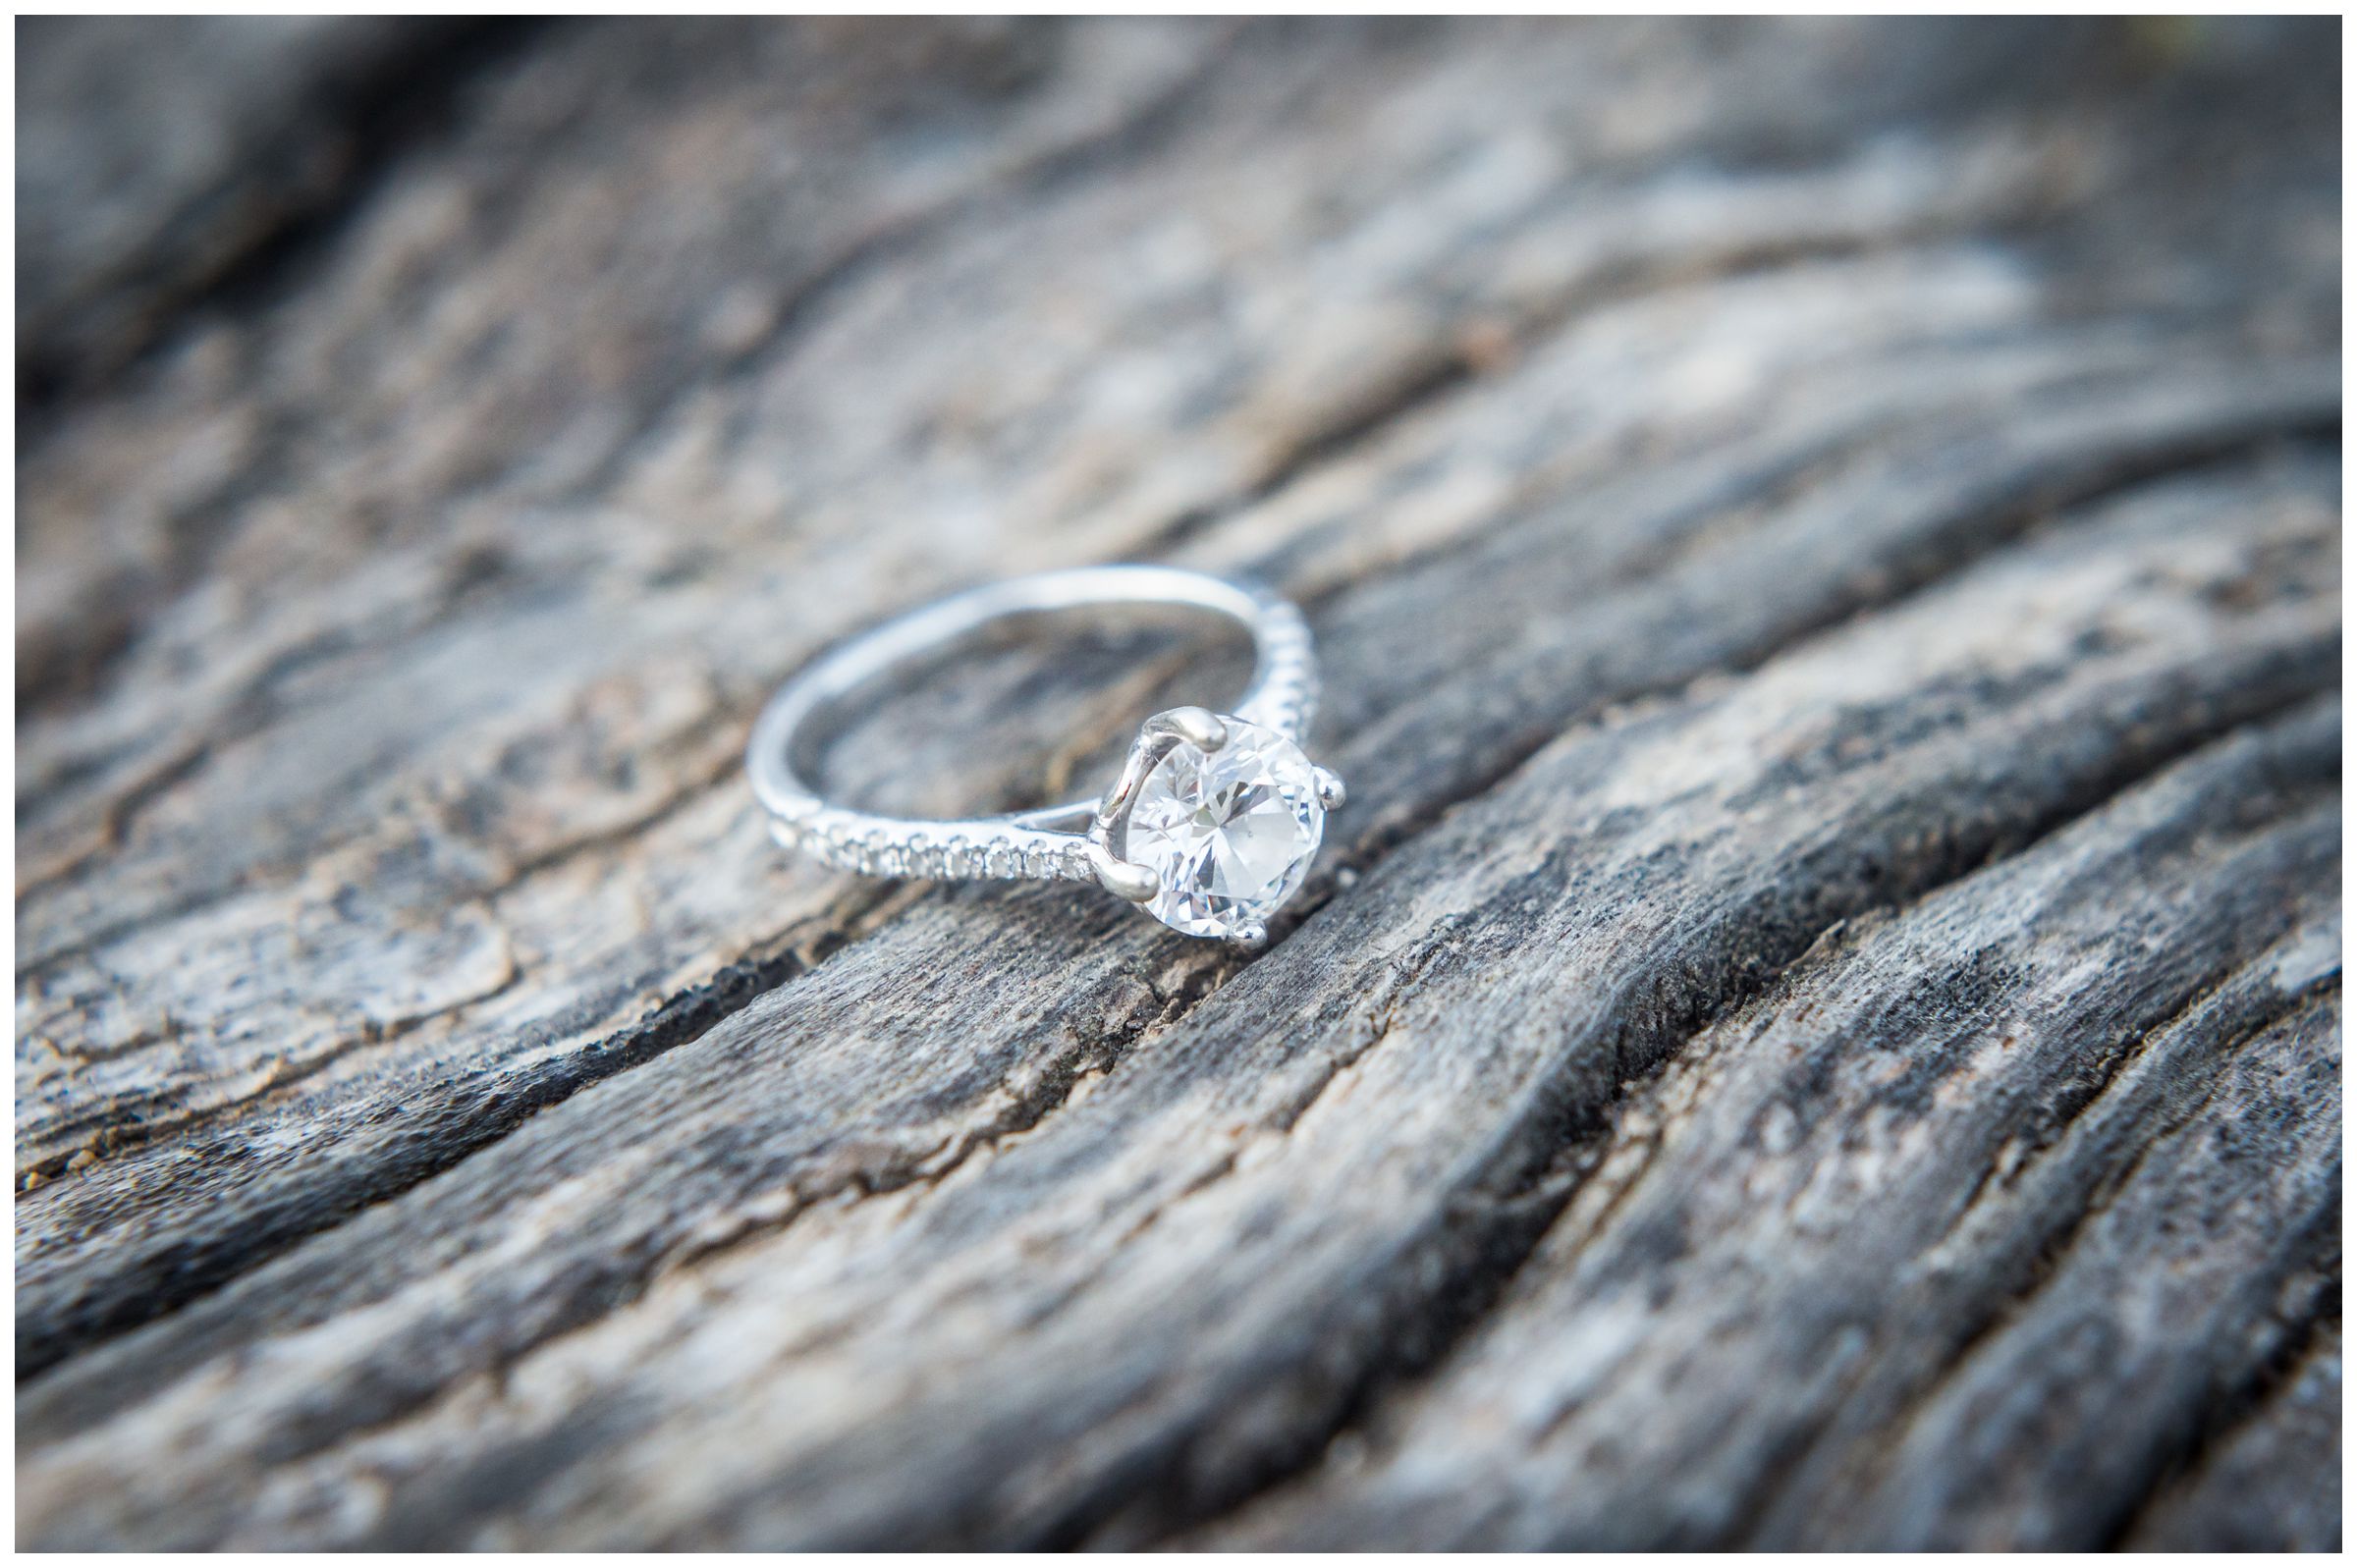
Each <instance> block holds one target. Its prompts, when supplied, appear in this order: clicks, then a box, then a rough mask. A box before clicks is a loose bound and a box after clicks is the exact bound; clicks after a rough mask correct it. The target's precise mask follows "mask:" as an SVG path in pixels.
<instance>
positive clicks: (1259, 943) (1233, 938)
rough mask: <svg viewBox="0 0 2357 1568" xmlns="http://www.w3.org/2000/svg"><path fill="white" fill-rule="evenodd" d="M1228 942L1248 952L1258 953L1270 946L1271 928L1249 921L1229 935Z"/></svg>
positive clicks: (1255, 921)
mask: <svg viewBox="0 0 2357 1568" xmlns="http://www.w3.org/2000/svg"><path fill="white" fill-rule="evenodd" d="M1228 941H1229V942H1230V944H1231V945H1233V946H1237V947H1241V948H1243V949H1244V950H1245V951H1247V952H1253V951H1257V950H1258V949H1260V948H1262V947H1265V946H1268V945H1269V928H1268V927H1267V926H1265V925H1263V924H1262V923H1261V922H1259V921H1257V920H1247V921H1245V922H1244V923H1243V924H1242V925H1240V926H1238V927H1236V928H1235V930H1233V932H1231V933H1229V936H1228Z"/></svg>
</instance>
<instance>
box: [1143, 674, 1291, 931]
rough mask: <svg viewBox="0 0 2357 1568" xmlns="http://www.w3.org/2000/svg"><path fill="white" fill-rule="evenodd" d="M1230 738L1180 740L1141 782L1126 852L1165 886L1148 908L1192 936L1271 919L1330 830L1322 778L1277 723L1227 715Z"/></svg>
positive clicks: (1289, 895)
mask: <svg viewBox="0 0 2357 1568" xmlns="http://www.w3.org/2000/svg"><path fill="white" fill-rule="evenodd" d="M1224 722H1225V723H1226V725H1227V727H1228V740H1227V743H1226V744H1225V745H1223V746H1221V747H1220V748H1219V749H1218V750H1216V751H1208V752H1207V751H1205V750H1203V749H1202V748H1201V747H1199V746H1195V745H1192V744H1189V743H1188V742H1186V741H1184V740H1181V741H1179V742H1178V744H1177V745H1175V746H1173V747H1172V748H1171V750H1170V753H1169V755H1167V756H1165V757H1164V758H1163V759H1162V760H1161V761H1160V762H1158V763H1156V764H1155V765H1154V767H1153V769H1152V771H1151V772H1149V773H1148V774H1147V775H1146V777H1145V778H1144V779H1143V780H1142V781H1140V782H1139V784H1138V787H1137V793H1136V796H1135V797H1134V799H1133V800H1132V802H1131V804H1130V808H1129V817H1128V824H1127V826H1126V828H1125V830H1124V840H1123V842H1121V843H1119V844H1116V845H1115V846H1114V852H1115V853H1116V854H1118V855H1120V856H1121V858H1122V859H1124V860H1127V861H1130V862H1132V863H1134V864H1136V865H1140V866H1144V867H1145V868H1146V869H1147V870H1149V871H1151V872H1153V873H1154V875H1155V877H1156V878H1157V879H1159V880H1160V882H1161V884H1162V891H1161V892H1157V893H1156V894H1155V895H1154V896H1153V898H1151V899H1150V900H1148V901H1147V903H1146V905H1145V907H1146V908H1147V909H1149V910H1151V911H1152V912H1153V915H1154V917H1155V918H1156V919H1157V920H1160V921H1161V922H1162V923H1163V924H1165V925H1167V926H1174V927H1176V928H1178V930H1180V931H1183V932H1186V933H1187V934H1188V935H1190V936H1196V937H1226V936H1233V934H1234V933H1235V931H1236V930H1237V928H1239V927H1241V926H1244V925H1247V924H1250V923H1252V922H1254V921H1265V920H1266V919H1267V918H1268V917H1269V915H1270V914H1271V913H1272V912H1273V911H1274V910H1275V909H1276V908H1277V906H1278V905H1279V904H1281V903H1283V902H1285V900H1286V899H1288V898H1289V897H1291V896H1292V894H1293V891H1294V890H1295V889H1296V888H1299V887H1300V886H1301V879H1302V878H1303V877H1305V876H1307V875H1308V873H1309V862H1310V857H1311V856H1313V855H1315V854H1316V853H1317V851H1318V839H1319V838H1321V837H1323V836H1324V834H1325V831H1326V811H1325V808H1324V807H1322V806H1320V805H1319V804H1318V780H1317V774H1316V771H1315V770H1314V769H1312V768H1311V767H1310V764H1309V759H1308V758H1307V757H1305V756H1303V755H1302V754H1301V748H1300V747H1299V746H1296V745H1294V744H1293V743H1292V742H1291V741H1289V740H1288V739H1286V738H1285V736H1283V735H1281V734H1279V733H1278V732H1277V731H1276V730H1269V729H1264V728H1263V727H1261V726H1259V725H1252V724H1246V723H1244V722H1243V721H1242V720H1240V719H1228V720H1225V721H1224Z"/></svg>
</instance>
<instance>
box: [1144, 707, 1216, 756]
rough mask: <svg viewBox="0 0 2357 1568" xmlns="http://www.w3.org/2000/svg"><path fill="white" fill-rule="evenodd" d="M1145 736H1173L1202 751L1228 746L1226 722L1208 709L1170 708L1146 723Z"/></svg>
mask: <svg viewBox="0 0 2357 1568" xmlns="http://www.w3.org/2000/svg"><path fill="white" fill-rule="evenodd" d="M1145 732H1146V733H1147V734H1149V735H1153V734H1173V735H1177V736H1178V738H1179V739H1181V740H1183V741H1185V742H1186V743H1187V744H1188V745H1190V746H1193V747H1195V748H1197V749H1198V750H1202V751H1217V750H1219V749H1220V748H1221V747H1222V746H1224V745H1226V744H1228V722H1227V721H1226V720H1224V719H1222V718H1221V717H1220V716H1219V715H1218V714H1216V713H1213V712H1212V711H1211V710H1210V709H1209V708H1172V709H1168V710H1166V711H1165V712H1162V713H1158V714H1156V715H1155V716H1154V717H1153V718H1151V719H1149V720H1147V721H1146V731H1145Z"/></svg>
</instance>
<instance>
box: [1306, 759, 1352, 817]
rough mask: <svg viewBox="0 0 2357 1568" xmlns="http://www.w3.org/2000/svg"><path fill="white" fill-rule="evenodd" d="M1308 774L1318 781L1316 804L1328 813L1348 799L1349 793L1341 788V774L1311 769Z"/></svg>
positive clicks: (1322, 769)
mask: <svg viewBox="0 0 2357 1568" xmlns="http://www.w3.org/2000/svg"><path fill="white" fill-rule="evenodd" d="M1310 772H1311V774H1312V775H1314V776H1315V777H1316V779H1317V781H1318V804H1319V805H1321V806H1324V807H1325V808H1326V809H1327V810H1328V811H1332V810H1334V809H1335V808H1336V807H1338V806H1340V805H1341V804H1342V803H1343V801H1345V800H1347V799H1349V798H1350V791H1349V790H1347V789H1345V788H1343V776H1342V775H1341V774H1339V773H1336V772H1335V771H1334V770H1333V769H1331V768H1313V769H1311V770H1310Z"/></svg>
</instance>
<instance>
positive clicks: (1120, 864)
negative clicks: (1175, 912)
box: [1088, 844, 1162, 903]
mask: <svg viewBox="0 0 2357 1568" xmlns="http://www.w3.org/2000/svg"><path fill="white" fill-rule="evenodd" d="M1088 863H1089V864H1090V865H1091V866H1093V867H1095V868H1096V872H1097V881H1098V882H1099V883H1100V884H1101V885H1102V886H1103V887H1104V889H1105V891H1106V892H1109V893H1112V894H1113V895H1114V896H1115V897H1116V898H1126V899H1128V900H1129V901H1130V902H1131V903H1144V902H1145V901H1146V900H1147V899H1149V898H1151V897H1153V896H1154V895H1155V894H1156V893H1158V892H1161V891H1162V879H1161V878H1159V877H1157V876H1155V875H1154V873H1152V872H1151V871H1148V870H1147V869H1146V868H1145V867H1143V866H1136V865H1131V864H1130V863H1129V862H1128V861H1126V860H1116V859H1114V858H1113V851H1111V850H1109V849H1106V848H1104V847H1103V846H1101V845H1098V844H1090V845H1089V846H1088Z"/></svg>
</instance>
